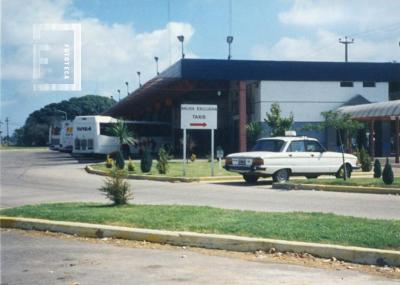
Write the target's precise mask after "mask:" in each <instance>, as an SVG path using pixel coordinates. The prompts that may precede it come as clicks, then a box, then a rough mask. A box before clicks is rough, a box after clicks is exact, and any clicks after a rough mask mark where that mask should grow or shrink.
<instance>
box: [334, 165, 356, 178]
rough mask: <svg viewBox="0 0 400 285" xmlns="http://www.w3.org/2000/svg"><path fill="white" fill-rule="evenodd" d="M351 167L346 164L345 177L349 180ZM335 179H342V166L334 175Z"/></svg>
mask: <svg viewBox="0 0 400 285" xmlns="http://www.w3.org/2000/svg"><path fill="white" fill-rule="evenodd" d="M351 171H352V170H351V166H350V165H348V164H346V177H347V178H350V177H351ZM335 176H336V178H343V166H342V167H340V169H339V170H338V172H336V174H335Z"/></svg>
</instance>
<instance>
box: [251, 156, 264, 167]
mask: <svg viewBox="0 0 400 285" xmlns="http://www.w3.org/2000/svg"><path fill="white" fill-rule="evenodd" d="M253 165H254V166H260V165H264V159H262V158H261V157H256V158H254V159H253Z"/></svg>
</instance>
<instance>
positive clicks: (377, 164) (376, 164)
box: [374, 159, 382, 178]
mask: <svg viewBox="0 0 400 285" xmlns="http://www.w3.org/2000/svg"><path fill="white" fill-rule="evenodd" d="M381 176H382V166H381V163H380V162H379V160H378V159H375V162H374V178H381Z"/></svg>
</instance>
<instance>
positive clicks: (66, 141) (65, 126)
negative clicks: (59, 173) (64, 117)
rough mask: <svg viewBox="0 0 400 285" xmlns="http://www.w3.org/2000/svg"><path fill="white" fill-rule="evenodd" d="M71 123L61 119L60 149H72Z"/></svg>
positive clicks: (72, 129)
mask: <svg viewBox="0 0 400 285" xmlns="http://www.w3.org/2000/svg"><path fill="white" fill-rule="evenodd" d="M73 131H74V128H73V124H72V121H70V120H68V121H62V122H61V131H60V147H59V149H60V150H61V151H72V147H73V144H74V138H73Z"/></svg>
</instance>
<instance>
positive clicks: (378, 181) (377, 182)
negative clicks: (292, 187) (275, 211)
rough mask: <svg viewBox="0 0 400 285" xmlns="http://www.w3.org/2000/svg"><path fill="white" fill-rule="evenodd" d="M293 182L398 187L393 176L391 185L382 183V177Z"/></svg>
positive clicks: (295, 181) (399, 180)
mask: <svg viewBox="0 0 400 285" xmlns="http://www.w3.org/2000/svg"><path fill="white" fill-rule="evenodd" d="M292 182H294V183H300V184H326V185H355V186H375V187H386V188H400V177H395V178H394V182H393V184H391V185H386V184H385V183H383V180H382V178H351V179H347V180H346V181H344V180H343V179H307V180H293V181H292Z"/></svg>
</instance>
